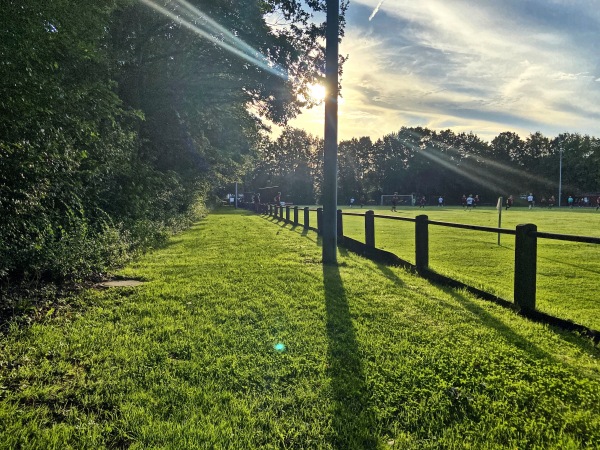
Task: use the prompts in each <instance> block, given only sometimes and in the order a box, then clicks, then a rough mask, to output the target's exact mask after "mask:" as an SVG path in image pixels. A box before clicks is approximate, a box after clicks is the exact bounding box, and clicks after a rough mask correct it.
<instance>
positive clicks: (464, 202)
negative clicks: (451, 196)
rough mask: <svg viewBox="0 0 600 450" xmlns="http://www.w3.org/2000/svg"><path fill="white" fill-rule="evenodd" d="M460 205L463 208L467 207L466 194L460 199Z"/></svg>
mask: <svg viewBox="0 0 600 450" xmlns="http://www.w3.org/2000/svg"><path fill="white" fill-rule="evenodd" d="M460 204H461V205H462V207H463V208H466V207H467V196H466V195H465V194H463V196H462V197H461V198H460Z"/></svg>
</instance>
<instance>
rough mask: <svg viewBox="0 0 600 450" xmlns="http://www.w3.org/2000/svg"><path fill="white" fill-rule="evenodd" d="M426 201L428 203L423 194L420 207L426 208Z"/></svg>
mask: <svg viewBox="0 0 600 450" xmlns="http://www.w3.org/2000/svg"><path fill="white" fill-rule="evenodd" d="M425 203H427V200H426V199H425V196H424V195H423V196H422V197H421V199H420V200H419V208H423V209H425Z"/></svg>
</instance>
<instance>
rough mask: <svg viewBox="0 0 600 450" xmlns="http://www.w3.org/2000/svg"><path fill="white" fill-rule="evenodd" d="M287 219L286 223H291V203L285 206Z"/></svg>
mask: <svg viewBox="0 0 600 450" xmlns="http://www.w3.org/2000/svg"><path fill="white" fill-rule="evenodd" d="M285 221H286V223H290V205H286V207H285Z"/></svg>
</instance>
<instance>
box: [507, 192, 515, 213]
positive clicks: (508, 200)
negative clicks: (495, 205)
mask: <svg viewBox="0 0 600 450" xmlns="http://www.w3.org/2000/svg"><path fill="white" fill-rule="evenodd" d="M513 203H514V199H513V196H512V195H509V196H508V198H507V199H506V210H507V211H508V209H509V208H512V205H513Z"/></svg>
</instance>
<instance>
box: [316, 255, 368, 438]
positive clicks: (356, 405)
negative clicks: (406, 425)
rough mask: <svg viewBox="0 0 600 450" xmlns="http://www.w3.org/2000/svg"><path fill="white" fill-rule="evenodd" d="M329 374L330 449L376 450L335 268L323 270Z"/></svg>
mask: <svg viewBox="0 0 600 450" xmlns="http://www.w3.org/2000/svg"><path fill="white" fill-rule="evenodd" d="M323 283H324V288H325V306H326V311H327V337H328V339H329V351H328V353H329V371H330V377H331V384H332V386H331V387H332V391H333V396H334V402H335V405H334V408H333V409H334V418H333V422H332V425H333V429H334V435H333V436H332V442H331V444H332V446H333V448H336V449H340V450H341V449H367V448H376V447H377V437H376V435H375V434H374V430H375V429H376V427H375V426H374V425H375V424H374V418H373V417H374V416H373V414H372V413H371V411H370V409H369V398H370V395H369V389H368V386H367V384H366V381H365V371H364V366H363V363H362V360H361V358H360V352H359V346H358V341H357V337H356V331H355V329H354V325H353V323H352V317H351V315H350V308H349V305H348V299H347V297H346V291H345V289H344V284H343V282H342V278H341V277H340V272H339V269H338V267H337V266H335V265H324V266H323Z"/></svg>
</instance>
